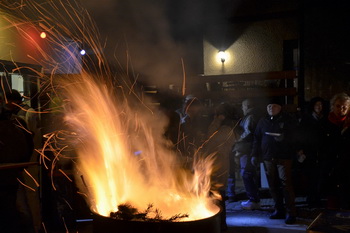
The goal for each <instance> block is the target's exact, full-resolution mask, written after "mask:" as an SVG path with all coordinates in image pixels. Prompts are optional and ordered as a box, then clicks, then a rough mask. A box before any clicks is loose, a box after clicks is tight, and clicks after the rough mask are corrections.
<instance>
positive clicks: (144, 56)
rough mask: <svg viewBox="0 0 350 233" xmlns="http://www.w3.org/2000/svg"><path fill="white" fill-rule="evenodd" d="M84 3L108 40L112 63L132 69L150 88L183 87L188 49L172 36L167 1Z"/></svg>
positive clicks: (87, 0) (89, 0)
mask: <svg viewBox="0 0 350 233" xmlns="http://www.w3.org/2000/svg"><path fill="white" fill-rule="evenodd" d="M83 4H84V5H85V6H86V8H87V10H88V11H89V13H90V15H91V16H92V18H93V19H94V20H95V21H96V23H97V27H98V28H99V30H100V33H101V36H102V38H105V39H106V45H105V46H106V47H105V50H104V52H105V55H106V56H107V58H108V59H109V61H110V62H112V63H113V62H116V63H118V64H120V65H121V66H123V68H125V69H128V70H132V71H133V72H134V73H132V74H133V75H135V76H137V75H139V79H140V80H141V81H143V82H146V83H148V84H150V85H157V86H159V87H165V88H166V87H167V86H168V85H169V84H175V85H179V86H180V85H181V83H182V79H183V71H182V59H184V60H186V57H185V56H186V49H184V45H183V44H182V43H181V42H177V41H175V39H174V38H173V37H172V28H171V25H170V22H169V17H168V16H167V10H166V9H167V4H166V2H165V1H160V0H153V1H146V0H130V1H115V0H102V1H96V0H86V1H83ZM187 53H188V51H187ZM185 66H186V63H185ZM185 69H190V67H189V66H186V67H185ZM190 73H191V71H190Z"/></svg>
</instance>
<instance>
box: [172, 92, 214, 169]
mask: <svg viewBox="0 0 350 233" xmlns="http://www.w3.org/2000/svg"><path fill="white" fill-rule="evenodd" d="M202 111H203V105H202V103H201V101H200V100H199V99H198V98H196V97H194V96H192V95H188V96H186V98H185V100H184V102H183V105H182V108H181V109H178V110H177V111H176V113H177V114H178V115H179V118H180V121H179V127H178V128H179V130H178V135H177V136H178V139H177V144H176V147H177V148H176V150H177V151H178V152H179V153H180V155H181V158H182V159H183V163H184V166H185V167H186V168H189V169H192V163H193V156H194V154H195V153H196V151H197V150H198V148H199V147H200V146H201V145H202V143H203V142H204V139H205V136H206V132H207V129H208V125H207V124H206V121H205V119H204V118H203V116H202Z"/></svg>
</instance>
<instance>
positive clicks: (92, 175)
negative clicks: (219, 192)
mask: <svg viewBox="0 0 350 233" xmlns="http://www.w3.org/2000/svg"><path fill="white" fill-rule="evenodd" d="M25 2H26V4H23V5H20V6H17V5H14V6H13V7H12V6H11V5H10V6H6V5H1V4H0V6H1V7H3V8H4V9H6V8H8V9H7V10H9V11H10V12H12V16H16V17H17V18H15V19H14V20H13V19H11V18H7V14H6V15H5V16H6V18H5V19H6V21H7V22H8V23H9V24H10V25H12V27H13V28H16V29H17V30H18V32H19V33H20V34H21V35H22V36H23V38H24V39H25V40H27V41H28V43H31V44H32V45H33V46H34V48H36V50H37V53H39V54H40V55H41V56H40V57H39V58H38V57H35V56H33V55H31V54H28V55H27V56H28V57H29V58H32V59H33V60H34V61H35V63H39V64H42V65H43V66H44V67H46V68H47V70H51V74H50V77H49V80H48V81H47V83H44V82H42V83H43V85H42V88H43V89H45V91H46V90H48V89H49V88H50V87H52V86H53V85H54V84H55V83H56V82H54V81H53V79H52V77H55V78H56V79H57V78H58V76H56V75H55V72H56V71H57V70H58V69H59V68H60V66H61V65H62V64H66V63H67V62H68V61H69V62H73V63H77V64H75V65H76V66H77V67H78V69H81V74H79V75H74V76H69V77H66V78H63V79H62V80H60V81H59V85H58V87H59V89H57V88H55V89H53V90H52V92H51V93H52V95H57V96H59V97H60V98H61V100H63V101H62V103H64V104H63V112H64V119H65V122H66V123H67V125H68V126H69V127H70V131H71V132H72V133H69V131H64V130H61V131H59V132H54V133H52V134H49V135H46V138H47V142H46V143H45V145H44V149H43V150H42V151H38V152H39V153H40V155H41V157H42V158H41V159H42V160H41V161H42V163H43V164H44V166H45V167H47V165H46V162H45V161H46V160H47V161H51V163H52V167H54V166H55V163H56V162H57V161H58V160H59V159H60V158H62V157H64V155H63V154H62V152H63V151H64V150H66V149H67V148H68V149H72V150H74V151H76V153H77V154H78V159H77V166H76V170H77V172H76V176H77V177H76V181H78V186H79V189H80V191H79V193H81V194H82V195H83V196H85V197H87V198H86V199H87V201H88V202H89V204H90V206H91V209H92V211H94V212H97V213H99V214H101V215H104V216H109V214H110V212H115V211H117V207H118V205H120V204H126V203H128V204H131V205H132V206H134V207H136V208H137V209H140V210H144V209H146V208H147V206H148V205H150V204H152V205H153V206H154V207H155V208H157V209H159V210H160V211H161V213H162V215H163V216H164V217H165V218H169V217H171V216H174V215H177V214H188V215H189V217H188V218H186V219H182V220H185V221H187V220H195V219H202V218H206V217H210V216H212V215H214V214H215V213H217V212H218V211H219V208H218V207H217V206H216V205H215V204H214V202H213V198H212V197H210V196H209V191H210V175H211V173H212V162H213V160H212V158H211V157H207V158H199V157H198V158H196V159H195V164H194V165H193V171H192V172H191V171H188V170H185V169H184V168H183V167H182V166H181V163H180V161H179V159H178V157H177V156H176V154H175V153H174V152H173V151H172V150H170V149H169V147H168V146H167V145H168V142H167V141H166V140H165V139H164V138H163V137H162V135H163V129H164V126H165V124H166V119H165V117H164V116H163V115H161V114H160V113H159V112H157V110H155V109H153V110H152V109H150V108H149V107H147V106H146V104H145V103H144V101H141V100H140V98H139V97H138V96H137V94H136V93H135V92H134V91H133V85H130V84H129V85H126V86H124V87H121V86H118V87H116V85H115V82H114V81H115V80H114V81H111V79H113V78H114V77H113V75H112V74H111V72H110V68H109V67H108V65H106V64H105V61H104V56H103V53H102V52H101V51H103V49H102V46H100V45H99V44H98V38H97V36H98V31H97V29H96V28H94V23H93V22H91V18H90V17H89V15H88V14H86V13H87V12H85V11H84V10H81V9H74V7H75V5H72V4H67V3H66V4H65V3H63V1H48V2H47V3H46V4H42V5H41V4H36V3H35V1H25ZM25 8H29V15H31V16H32V15H35V16H36V19H37V20H36V21H35V22H32V20H31V19H30V17H29V16H27V15H26V14H25ZM51 8H52V10H50V9H51ZM58 8H60V9H61V8H63V9H64V10H63V11H58V10H56V9H58ZM67 8H68V9H67ZM33 12H34V13H33ZM52 12H56V13H57V12H64V13H65V14H68V16H63V15H59V14H58V13H57V15H51V13H52ZM83 13H85V14H86V15H84V17H82V14H83ZM50 16H51V17H50ZM82 18H83V19H85V21H84V20H82ZM23 22H25V24H32V25H33V27H34V26H35V25H39V26H40V27H42V28H44V29H45V31H47V32H49V35H50V36H48V37H47V38H46V39H45V46H44V45H41V44H40V43H42V42H40V43H37V42H36V40H35V38H32V37H31V35H30V34H28V33H26V30H24V29H23V28H21V26H22V24H23ZM38 22H39V24H38ZM89 24H91V28H89V27H88V26H87V25H89ZM73 26H75V27H76V28H77V30H76V31H74V30H73V29H71V28H70V27H73ZM74 33H76V34H74ZM66 38H69V39H66ZM72 41H77V42H80V43H82V42H84V44H86V45H88V47H90V48H91V50H92V51H93V53H94V54H95V55H94V58H90V57H88V56H86V58H84V59H85V61H86V60H88V61H89V62H90V63H89V64H91V60H94V59H95V60H96V62H94V67H93V68H91V70H93V72H89V71H87V70H86V69H88V66H86V65H85V66H84V64H81V62H84V61H82V60H81V57H80V54H79V53H76V52H77V51H78V49H77V48H74V49H73V50H72V48H68V47H66V44H70V43H71V42H72ZM43 46H44V47H45V48H44V47H43ZM49 48H51V51H53V52H55V54H54V56H53V55H51V54H48V52H47V51H48V49H49ZM61 50H63V51H61ZM63 54H64V56H63ZM60 56H61V59H58V60H59V62H58V61H57V60H56V59H57V58H60ZM62 56H63V57H62ZM67 56H68V57H67ZM90 59H91V60H90ZM84 69H85V70H84ZM38 75H41V74H38ZM40 77H41V76H40ZM42 78H43V79H44V77H42ZM119 79H120V80H122V82H125V83H127V81H125V80H123V79H122V77H119ZM126 90H127V91H126ZM46 93H49V92H46ZM124 93H129V94H128V96H126V95H125V94H124ZM49 98H50V99H54V98H55V96H49ZM55 109H56V108H53V109H52V110H55ZM67 132H68V133H67ZM68 136H69V137H68ZM69 138H70V139H72V138H73V139H74V140H67V139H69ZM51 140H52V141H53V143H50V141H51ZM55 140H57V141H55ZM60 143H63V144H60ZM45 150H51V151H52V152H53V154H54V155H55V158H54V159H53V160H49V158H47V157H46V155H45V153H44V152H45ZM61 172H62V171H61Z"/></svg>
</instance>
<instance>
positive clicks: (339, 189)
mask: <svg viewBox="0 0 350 233" xmlns="http://www.w3.org/2000/svg"><path fill="white" fill-rule="evenodd" d="M349 111H350V96H349V95H347V94H346V93H338V94H336V95H334V96H333V98H332V99H331V112H330V113H329V115H328V121H329V124H328V128H327V136H328V137H327V145H328V150H327V157H326V160H325V161H324V163H323V166H322V168H323V169H324V170H325V171H326V172H325V173H323V174H324V175H327V176H326V177H325V180H326V187H325V190H326V191H327V201H328V203H327V208H341V209H350V156H349V144H350V130H349V127H350V116H349Z"/></svg>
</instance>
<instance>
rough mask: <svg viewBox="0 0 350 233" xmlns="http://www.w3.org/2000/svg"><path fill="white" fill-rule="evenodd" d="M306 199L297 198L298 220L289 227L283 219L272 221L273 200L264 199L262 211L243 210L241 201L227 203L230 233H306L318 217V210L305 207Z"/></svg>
mask: <svg viewBox="0 0 350 233" xmlns="http://www.w3.org/2000/svg"><path fill="white" fill-rule="evenodd" d="M303 202H304V198H297V204H298V207H297V209H298V218H297V222H296V224H293V225H287V224H285V223H284V220H283V219H276V220H271V219H269V216H270V214H271V213H272V212H273V208H272V207H273V202H272V199H262V200H261V204H262V208H261V210H243V209H242V208H241V207H240V203H241V201H238V202H233V203H227V204H226V206H227V218H226V222H227V225H228V228H229V229H228V231H227V232H228V233H231V232H232V233H233V232H235V233H238V232H239V233H248V232H249V233H255V232H256V233H305V232H306V229H307V227H308V226H309V225H310V223H311V222H312V221H313V219H314V218H315V216H317V215H318V210H310V209H307V208H305V207H304V205H303Z"/></svg>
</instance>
